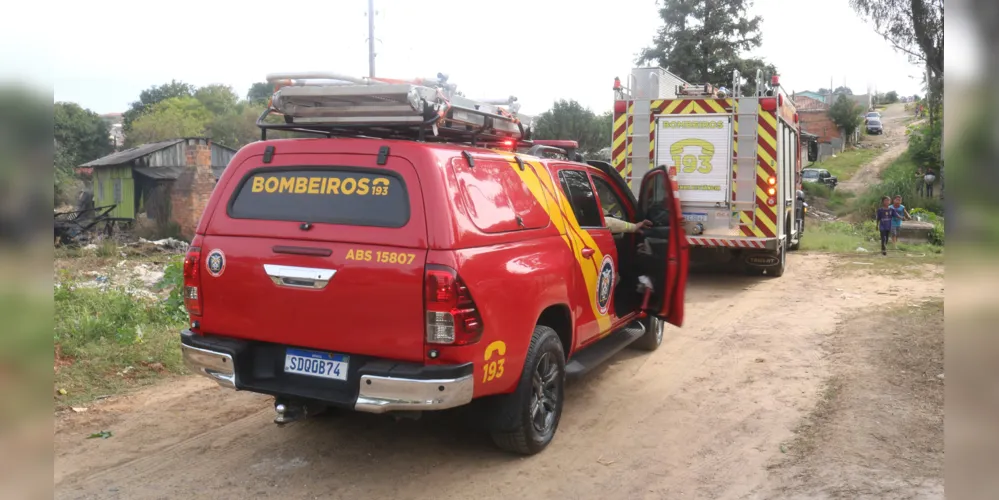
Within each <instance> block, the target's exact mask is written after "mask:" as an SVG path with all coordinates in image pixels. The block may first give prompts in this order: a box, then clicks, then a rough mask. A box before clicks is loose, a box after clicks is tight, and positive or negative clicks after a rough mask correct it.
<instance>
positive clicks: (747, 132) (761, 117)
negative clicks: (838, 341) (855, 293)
mask: <svg viewBox="0 0 999 500" xmlns="http://www.w3.org/2000/svg"><path fill="white" fill-rule="evenodd" d="M756 82H757V84H756V88H755V90H754V91H752V92H750V93H749V95H748V96H743V89H742V83H743V82H742V77H741V75H740V74H739V72H738V71H735V72H734V73H733V75H732V88H731V89H725V88H716V87H714V86H713V85H711V84H698V85H694V84H690V83H687V82H685V81H683V80H682V79H681V78H679V77H677V76H676V75H673V74H671V73H669V72H668V71H666V70H664V69H661V68H636V69H634V70H632V73H631V75H630V76H629V78H628V80H627V82H626V84H622V83H621V81H620V79H618V78H615V81H614V95H615V101H614V113H613V114H614V125H613V132H612V148H611V155H612V156H611V163H612V165H613V166H614V168H615V169H616V170H617V171H618V172H620V174H621V175H622V176H623V177H624V178H625V179H626V180H627V182H628V183H629V185H630V186H631V187H632V188H633V189H637V186H635V185H634V183H632V179H637V178H641V176H642V175H644V174H645V173H646V172H647V171H648V170H649V168H651V167H653V166H657V165H668V166H669V167H670V168H671V169H675V172H676V177H677V181H678V185H679V186H678V187H679V192H680V202H681V206H682V207H683V224H684V228H685V230H686V234H687V241H688V242H689V243H690V245H691V258H692V259H697V258H712V257H722V258H723V259H725V260H729V261H731V262H733V263H736V264H737V265H739V266H740V267H742V269H744V270H745V271H746V272H748V273H751V274H759V273H763V272H765V273H766V274H768V275H772V276H781V275H783V273H784V269H785V267H786V262H787V255H786V252H787V251H788V250H796V249H797V248H798V247H799V245H800V243H801V239H802V237H803V235H804V212H805V207H806V205H805V200H804V195H803V193H802V191H801V166H802V161H801V153H800V151H801V149H800V145H801V144H802V141H803V139H802V138H801V137H802V134H801V130H800V127H799V123H798V113H797V110H796V109H795V106H794V102H792V100H791V99H790V98H789V97H788V94H787V93H786V92H785V91H784V88H783V87H782V86H781V85H780V79H779V78H778V76H777V75H773V76H771V77H769V78H767V77H765V76H764V75H763V73H762V72H761V71H758V72H757V74H756ZM811 149H812V148H809V157H811V156H812V155H813V153H812V151H811Z"/></svg>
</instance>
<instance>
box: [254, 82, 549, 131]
mask: <svg viewBox="0 0 999 500" xmlns="http://www.w3.org/2000/svg"><path fill="white" fill-rule="evenodd" d="M447 79H448V77H447V75H444V74H441V73H438V74H437V77H436V78H417V79H413V80H396V79H388V78H357V77H351V76H347V75H341V74H338V73H328V72H307V73H275V74H270V75H267V81H268V82H270V83H273V84H274V85H275V91H274V94H273V96H272V97H271V101H270V103H269V105H268V107H267V109H266V110H265V111H264V113H263V114H261V115H260V118H258V119H257V126H258V127H260V130H261V139H262V140H266V138H267V131H268V130H285V131H294V132H305V133H314V134H320V135H325V136H327V137H378V138H385V139H409V140H418V141H437V142H458V143H469V144H471V145H479V144H482V143H493V142H504V141H509V140H513V141H516V142H517V143H529V141H530V138H531V127H530V122H531V119H530V117H525V116H518V115H517V112H518V111H519V109H520V103H519V102H517V98H516V97H513V96H510V97H509V98H505V99H491V100H473V99H468V98H466V97H464V96H462V95H460V93H459V92H457V86H456V85H454V84H452V83H448V81H447ZM270 115H283V117H284V120H283V121H284V122H283V123H269V122H267V121H266V119H267V117H268V116H270Z"/></svg>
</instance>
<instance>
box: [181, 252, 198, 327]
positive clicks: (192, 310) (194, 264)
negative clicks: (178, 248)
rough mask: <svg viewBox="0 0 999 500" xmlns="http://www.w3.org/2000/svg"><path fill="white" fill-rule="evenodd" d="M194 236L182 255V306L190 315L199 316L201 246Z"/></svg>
mask: <svg viewBox="0 0 999 500" xmlns="http://www.w3.org/2000/svg"><path fill="white" fill-rule="evenodd" d="M200 243H201V242H200V241H199V240H198V239H197V238H196V239H195V241H193V242H192V243H191V246H190V247H188V248H187V255H185V256H184V290H183V295H184V307H186V308H187V312H188V314H190V315H191V316H201V247H200V246H195V245H200Z"/></svg>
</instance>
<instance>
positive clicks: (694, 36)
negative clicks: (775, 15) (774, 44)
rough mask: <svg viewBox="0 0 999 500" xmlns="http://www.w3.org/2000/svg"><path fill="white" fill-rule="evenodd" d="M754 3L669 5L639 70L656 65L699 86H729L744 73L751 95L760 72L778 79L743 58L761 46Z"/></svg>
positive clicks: (713, 0) (707, 0) (668, 1)
mask: <svg viewBox="0 0 999 500" xmlns="http://www.w3.org/2000/svg"><path fill="white" fill-rule="evenodd" d="M750 5H751V0H663V3H662V7H661V8H660V9H659V16H660V17H661V18H662V20H663V26H662V27H661V28H659V31H658V33H657V34H656V37H655V39H653V42H652V46H651V47H647V48H645V49H643V50H642V52H641V54H640V55H639V57H638V61H637V62H638V63H639V64H646V63H655V64H658V65H659V66H661V67H664V68H666V69H667V70H669V71H670V72H672V73H674V74H676V75H677V76H679V77H681V78H683V79H684V80H687V81H688V82H695V83H712V84H715V85H729V84H730V82H731V80H732V71H733V70H735V69H738V70H739V72H740V73H741V74H742V75H743V77H745V78H747V80H748V81H749V85H747V86H746V89H745V91H744V93H747V92H751V89H752V87H753V86H754V85H755V84H756V83H757V82H756V70H758V69H760V70H763V72H764V74H766V73H768V72H769V73H776V68H775V67H774V66H773V65H772V64H768V63H766V62H765V61H763V60H762V59H755V58H743V54H744V53H745V52H746V51H749V50H752V49H754V48H757V47H759V46H760V43H761V42H762V35H761V34H760V22H761V21H762V18H761V17H760V16H753V17H749V15H748V13H747V8H748V7H749V6H750Z"/></svg>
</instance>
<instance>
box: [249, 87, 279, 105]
mask: <svg viewBox="0 0 999 500" xmlns="http://www.w3.org/2000/svg"><path fill="white" fill-rule="evenodd" d="M273 94H274V86H273V85H271V84H269V83H267V82H257V83H254V84H253V85H251V86H250V91H249V92H247V93H246V100H247V101H250V102H252V103H254V104H267V101H268V100H270V98H271V96H272V95H273Z"/></svg>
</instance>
